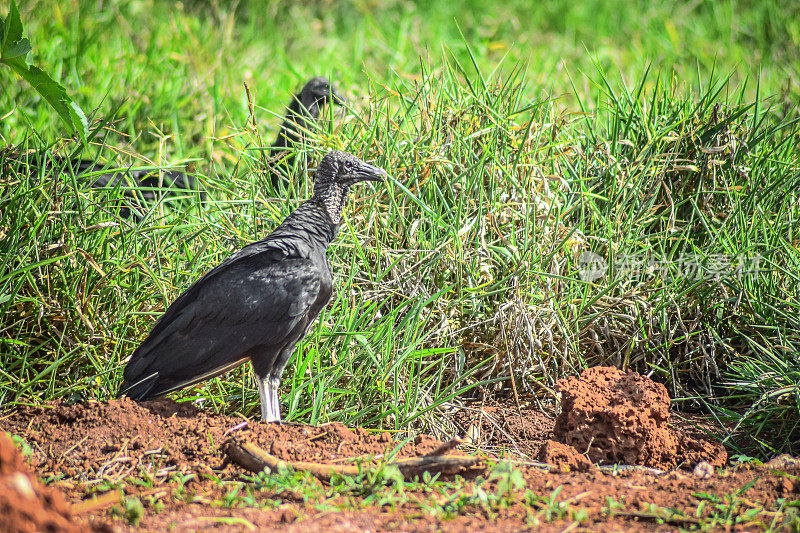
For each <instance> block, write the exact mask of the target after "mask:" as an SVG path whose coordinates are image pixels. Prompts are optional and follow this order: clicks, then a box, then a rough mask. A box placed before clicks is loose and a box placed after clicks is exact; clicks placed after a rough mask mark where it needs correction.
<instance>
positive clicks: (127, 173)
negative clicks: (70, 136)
mask: <svg viewBox="0 0 800 533" xmlns="http://www.w3.org/2000/svg"><path fill="white" fill-rule="evenodd" d="M64 165H65V160H64V159H63V158H53V160H52V163H51V164H50V166H51V167H54V166H64ZM69 167H70V169H71V170H72V172H73V173H74V175H75V176H76V177H81V176H85V175H91V182H90V183H89V186H90V187H92V188H94V189H105V188H114V187H116V186H117V185H118V184H119V183H120V181H122V185H123V186H125V194H124V196H125V198H126V199H127V200H129V203H130V204H132V205H133V206H135V207H140V208H143V207H144V206H142V205H141V204H140V202H138V200H139V199H141V200H144V201H146V202H154V201H156V200H157V199H158V198H159V196H160V195H162V194H163V195H165V196H178V195H186V194H187V193H191V194H195V195H197V197H198V198H199V199H200V202H205V200H206V193H205V191H203V190H202V188H201V187H200V185H199V184H198V182H197V180H196V179H195V177H194V176H192V175H191V174H187V173H185V172H180V171H177V170H161V171H159V170H132V169H129V170H120V169H115V170H109V169H107V167H108V165H104V164H102V163H99V162H97V161H93V160H89V159H71V160H69ZM137 190H138V191H137ZM119 214H120V216H121V217H123V218H129V217H131V215H133V216H134V218H139V216H138V214H137V211H135V210H133V211H132V210H131V209H130V207H128V206H122V207H121V208H120V210H119Z"/></svg>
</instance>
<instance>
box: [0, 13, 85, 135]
mask: <svg viewBox="0 0 800 533" xmlns="http://www.w3.org/2000/svg"><path fill="white" fill-rule="evenodd" d="M22 35H23V27H22V20H21V19H20V16H19V10H18V9H17V3H16V1H15V0H11V6H10V8H9V11H8V16H7V17H6V18H5V20H3V19H2V18H0V65H6V66H8V67H9V68H11V70H13V71H14V72H16V73H17V74H18V75H19V76H20V77H21V78H22V79H24V80H25V81H27V82H28V83H29V84H30V86H31V87H33V89H34V90H36V92H38V93H39V94H40V95H41V96H42V98H44V100H45V101H46V102H47V103H48V104H49V105H50V107H52V108H53V110H54V111H55V112H56V113H58V116H59V117H61V120H62V121H63V122H64V124H65V125H66V126H67V127H68V128H69V129H70V131H72V132H74V133H78V134H79V135H80V137H81V139H82V140H84V141H85V140H86V136H87V134H88V128H89V125H88V121H87V119H86V114H85V113H84V112H83V110H82V109H81V108H80V106H79V105H78V104H76V103H75V102H74V101H73V100H72V99H71V98H70V97H69V95H68V94H67V90H66V89H65V88H64V87H63V86H62V85H61V84H60V83H58V82H57V81H55V80H54V79H53V78H51V77H50V76H49V75H48V74H47V73H46V72H45V71H43V70H42V69H40V68H39V67H37V66H35V65H32V64H31V63H30V58H29V55H30V53H31V43H30V41H29V40H28V39H27V38H25V37H23V36H22Z"/></svg>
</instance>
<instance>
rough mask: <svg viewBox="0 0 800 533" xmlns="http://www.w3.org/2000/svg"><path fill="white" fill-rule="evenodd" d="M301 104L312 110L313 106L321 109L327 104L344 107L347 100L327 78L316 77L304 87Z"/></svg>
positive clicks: (301, 93)
mask: <svg viewBox="0 0 800 533" xmlns="http://www.w3.org/2000/svg"><path fill="white" fill-rule="evenodd" d="M300 102H301V103H302V104H303V105H304V106H305V107H306V108H307V109H311V108H312V106H316V107H321V106H322V105H323V104H326V103H333V104H336V105H342V104H343V103H344V102H345V99H344V97H343V96H342V95H341V94H339V91H337V90H336V87H334V86H333V84H332V83H331V82H329V81H328V80H327V78H323V77H322V76H316V77H314V78H311V79H310V80H308V81H307V82H306V84H305V85H304V86H303V90H301V91H300Z"/></svg>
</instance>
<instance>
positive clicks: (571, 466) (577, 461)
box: [539, 440, 597, 472]
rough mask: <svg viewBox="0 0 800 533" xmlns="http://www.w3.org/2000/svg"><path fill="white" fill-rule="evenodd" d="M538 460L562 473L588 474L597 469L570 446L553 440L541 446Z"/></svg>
mask: <svg viewBox="0 0 800 533" xmlns="http://www.w3.org/2000/svg"><path fill="white" fill-rule="evenodd" d="M539 460H540V461H542V462H544V463H547V464H551V465H555V466H556V467H558V469H559V470H561V471H562V472H588V471H589V470H592V469H593V468H597V467H595V466H594V464H592V462H591V461H589V459H588V458H587V457H586V456H585V455H583V454H580V453H578V450H576V449H575V448H573V447H572V446H569V445H567V444H563V443H561V442H557V441H554V440H548V441H547V442H545V443H544V445H542V447H541V449H540V450H539Z"/></svg>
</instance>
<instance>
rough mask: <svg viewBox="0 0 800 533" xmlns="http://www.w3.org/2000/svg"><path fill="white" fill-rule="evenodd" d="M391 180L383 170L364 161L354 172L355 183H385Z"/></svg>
mask: <svg viewBox="0 0 800 533" xmlns="http://www.w3.org/2000/svg"><path fill="white" fill-rule="evenodd" d="M388 178H389V174H388V173H387V172H386V171H385V170H383V169H382V168H378V167H376V166H373V165H370V164H369V163H364V162H363V161H362V162H361V164H360V165H359V166H358V168H356V169H355V172H353V182H354V183H355V182H359V181H379V182H383V181H385V180H386V179H388Z"/></svg>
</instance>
